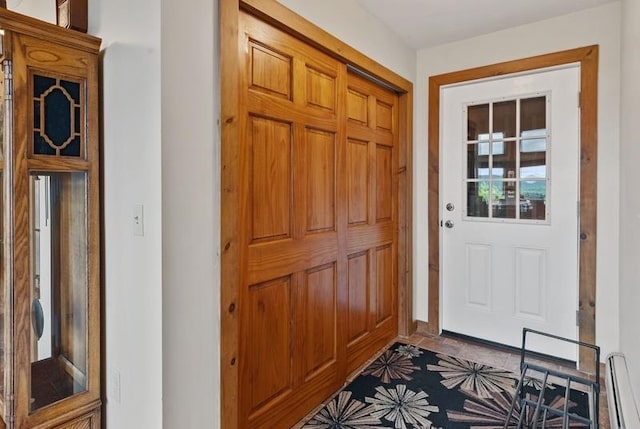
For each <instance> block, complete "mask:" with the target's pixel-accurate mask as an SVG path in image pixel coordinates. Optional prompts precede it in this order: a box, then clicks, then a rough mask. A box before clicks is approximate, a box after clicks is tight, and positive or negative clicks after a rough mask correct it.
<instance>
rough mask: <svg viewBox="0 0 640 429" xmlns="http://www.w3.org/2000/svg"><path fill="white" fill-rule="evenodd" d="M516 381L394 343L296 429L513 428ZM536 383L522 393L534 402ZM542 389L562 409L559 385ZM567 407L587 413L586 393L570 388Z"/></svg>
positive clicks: (556, 424) (558, 423) (556, 423)
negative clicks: (512, 408)
mask: <svg viewBox="0 0 640 429" xmlns="http://www.w3.org/2000/svg"><path fill="white" fill-rule="evenodd" d="M517 382H518V376H517V375H515V374H513V373H511V372H509V371H506V370H501V369H498V368H493V367H491V366H489V365H484V364H480V363H475V362H471V361H468V360H465V359H460V358H456V357H452V356H448V355H446V354H442V353H435V352H432V351H429V350H426V349H422V348H419V347H417V346H414V345H406V344H400V343H395V344H393V345H392V346H391V347H390V348H389V349H388V350H386V351H385V352H383V353H382V354H381V355H380V356H379V357H378V358H377V359H376V360H375V361H374V362H373V363H371V364H370V365H369V366H368V367H366V368H365V369H364V370H363V371H362V373H361V374H360V375H359V376H358V377H356V378H355V379H354V380H353V381H352V382H351V383H349V384H348V385H347V386H346V387H345V388H344V389H343V390H341V391H340V392H338V393H337V394H336V395H335V396H334V397H333V398H331V399H330V400H329V401H328V402H327V403H326V405H325V406H324V407H323V408H322V409H321V410H320V411H319V412H317V413H316V414H315V415H314V416H313V417H311V418H310V419H309V420H307V422H306V423H305V425H304V426H302V428H303V429H381V428H395V429H413V428H416V429H417V428H420V429H424V428H433V429H440V428H446V429H476V428H478V429H491V428H493V429H498V428H503V427H504V423H505V421H506V420H507V418H508V419H509V425H508V427H509V428H515V427H516V426H517V421H518V416H519V415H520V406H519V405H516V408H515V410H513V411H512V412H511V413H510V415H509V410H510V407H511V402H512V399H513V396H514V395H515V394H516V386H517ZM540 385H541V383H539V382H538V380H535V379H527V380H526V383H525V387H524V394H525V395H526V396H527V397H528V398H529V399H532V400H536V399H537V398H538V396H539V394H538V393H539V390H538V389H539V388H540ZM545 392H546V393H545V397H544V402H545V403H547V404H551V405H553V407H556V408H557V407H560V408H562V407H563V406H564V401H565V399H564V396H565V389H564V387H562V386H547V388H546V390H545ZM568 406H569V411H570V412H573V413H576V414H578V415H581V416H587V415H588V411H587V410H588V397H587V394H586V393H583V392H579V391H571V392H570V395H569V404H568ZM529 414H532V413H524V416H525V417H524V423H525V425H524V426H523V427H531V426H532V423H533V418H534V416H533V415H529ZM527 425H528V426H527ZM538 427H540V425H538ZM545 427H547V428H561V427H562V419H560V418H558V417H549V418H548V419H547V420H546V426H545ZM570 427H571V428H579V427H586V426H582V425H578V424H576V425H574V424H572V425H570Z"/></svg>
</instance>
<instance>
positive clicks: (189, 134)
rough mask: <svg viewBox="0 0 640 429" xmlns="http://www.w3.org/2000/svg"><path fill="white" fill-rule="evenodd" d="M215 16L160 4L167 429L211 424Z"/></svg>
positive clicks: (203, 2) (185, 4)
mask: <svg viewBox="0 0 640 429" xmlns="http://www.w3.org/2000/svg"><path fill="white" fill-rule="evenodd" d="M217 12H218V1H217V0H214V1H211V0H183V1H175V0H162V61H161V63H162V289H163V295H162V301H163V305H162V323H163V327H162V331H163V336H162V364H163V374H162V382H163V386H162V390H163V400H164V408H163V424H164V426H163V427H164V428H166V429H173V428H175V429H200V428H217V427H219V416H220V410H219V405H220V402H219V392H220V381H219V373H220V369H219V360H220V357H219V338H220V333H219V327H220V318H219V308H220V302H219V297H220V280H219V279H220V259H219V252H218V250H219V242H220V236H219V226H220V197H219V189H220V180H219V178H220V167H219V155H220V140H219V132H218V125H217V118H218V116H219V100H220V98H219V86H218V80H219V79H218V77H219V74H218V63H219V61H218V57H219V56H218V54H217V52H218V18H217ZM214 52H215V55H214ZM145 427H148V426H145Z"/></svg>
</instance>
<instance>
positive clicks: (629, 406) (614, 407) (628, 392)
mask: <svg viewBox="0 0 640 429" xmlns="http://www.w3.org/2000/svg"><path fill="white" fill-rule="evenodd" d="M606 373H607V380H606V385H607V399H608V402H609V418H610V421H611V429H640V413H638V406H637V404H636V401H635V399H634V397H633V393H634V392H633V388H632V386H631V377H630V375H629V368H628V367H627V361H626V359H625V357H624V354H622V353H612V354H610V355H609V356H607V370H606ZM637 388H638V386H636V389H637ZM635 393H636V394H640V392H635Z"/></svg>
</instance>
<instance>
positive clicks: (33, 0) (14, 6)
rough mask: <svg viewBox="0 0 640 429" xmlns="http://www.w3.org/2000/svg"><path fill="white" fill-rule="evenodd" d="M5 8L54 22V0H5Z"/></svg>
mask: <svg viewBox="0 0 640 429" xmlns="http://www.w3.org/2000/svg"><path fill="white" fill-rule="evenodd" d="M7 9H9V10H13V11H14V12H18V13H22V14H24V15H29V16H32V17H34V18H38V19H41V20H43V21H47V22H51V23H53V24H55V23H56V2H55V1H51V0H7Z"/></svg>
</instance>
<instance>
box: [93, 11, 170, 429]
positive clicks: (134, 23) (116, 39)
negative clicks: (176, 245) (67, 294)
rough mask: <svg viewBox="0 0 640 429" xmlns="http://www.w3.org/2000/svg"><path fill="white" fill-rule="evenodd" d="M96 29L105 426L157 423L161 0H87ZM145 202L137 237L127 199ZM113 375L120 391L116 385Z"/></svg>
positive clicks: (159, 412) (159, 420)
mask: <svg viewBox="0 0 640 429" xmlns="http://www.w3.org/2000/svg"><path fill="white" fill-rule="evenodd" d="M89 11H90V12H89V33H90V34H94V35H97V36H99V37H102V39H103V42H102V50H103V61H102V74H103V78H102V99H101V111H102V118H103V123H104V124H105V126H104V128H103V129H102V135H103V138H102V144H103V149H104V151H103V153H104V155H103V163H102V165H103V177H104V183H103V184H104V201H103V204H104V261H105V264H104V280H105V282H104V285H103V286H104V289H105V309H106V314H105V319H106V324H105V327H104V328H105V332H106V355H105V358H106V362H105V363H106V372H107V392H108V396H107V400H106V418H107V424H108V427H109V428H122V429H128V428H149V429H156V428H161V427H162V247H161V246H162V229H161V228H162V223H161V222H162V205H161V201H162V198H161V191H162V189H161V180H162V175H161V167H162V166H161V127H160V125H161V110H160V103H161V98H160V85H161V81H160V0H137V1H135V2H131V1H128V0H110V1H101V0H89ZM135 204H143V205H144V217H145V219H144V230H145V231H144V236H143V237H139V236H134V234H133V207H134V205H135ZM118 374H119V378H120V382H119V384H120V395H119V396H120V398H119V400H118V397H117V396H118V395H117V394H116V392H115V390H116V387H117V383H115V379H116V378H117V376H118Z"/></svg>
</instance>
